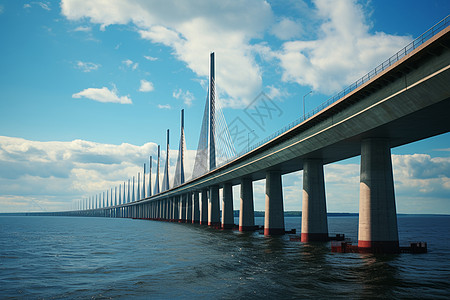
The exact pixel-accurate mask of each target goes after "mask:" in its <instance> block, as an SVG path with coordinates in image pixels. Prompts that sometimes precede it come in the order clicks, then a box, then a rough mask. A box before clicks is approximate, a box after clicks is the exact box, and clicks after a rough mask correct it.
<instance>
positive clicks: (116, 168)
mask: <svg viewBox="0 0 450 300" xmlns="http://www.w3.org/2000/svg"><path fill="white" fill-rule="evenodd" d="M172 144H173V145H176V147H178V143H177V142H173V143H172ZM174 148H175V147H174ZM195 154H196V151H195V150H188V151H187V152H186V153H185V163H186V165H185V170H186V178H190V176H191V175H190V174H191V172H192V168H193V164H194V160H195ZM150 155H152V156H153V160H154V161H153V166H154V167H153V170H152V171H153V175H152V182H153V183H154V182H155V176H156V175H155V166H156V155H157V144H155V143H146V144H144V145H141V146H136V145H131V144H127V143H123V144H120V145H112V144H102V143H95V142H90V141H84V140H74V141H71V142H39V141H30V140H26V139H22V138H14V137H5V136H0V211H2V212H7V211H30V210H32V211H41V210H42V209H45V210H48V211H54V210H60V209H69V208H70V207H68V205H70V203H71V202H72V201H77V200H80V199H83V198H85V197H88V196H92V195H95V194H98V193H100V192H103V191H106V190H109V189H110V188H111V187H115V186H118V185H120V184H122V183H123V182H124V181H127V180H128V178H132V176H136V175H137V173H138V172H142V164H143V163H147V162H148V158H149V156H150ZM177 156H178V151H176V150H173V149H171V150H170V168H169V169H170V180H171V183H172V181H173V176H174V173H175V166H176V161H177ZM164 158H165V151H163V152H162V153H161V165H162V169H163V168H164V166H165V161H164ZM392 160H393V168H394V180H395V192H396V202H397V211H398V212H399V213H421V212H423V213H450V211H449V206H448V195H449V193H450V179H449V174H448V173H449V171H448V170H449V169H450V168H449V165H450V158H449V157H430V156H429V155H426V154H413V155H393V156H392ZM161 172H162V170H161ZM324 172H325V185H326V187H325V189H326V194H327V208H328V211H330V212H358V203H359V164H358V163H334V164H330V165H326V166H325V168H324ZM302 173H303V172H301V171H300V172H294V173H291V174H288V175H284V176H283V198H284V206H285V209H286V210H293V209H296V210H299V209H300V208H301V190H302V175H303V174H302ZM141 175H142V173H141ZM160 176H161V178H162V174H161V175H160ZM136 177H137V176H136ZM141 178H142V176H141ZM147 179H148V177H147ZM264 185H265V183H264V180H262V181H258V182H256V183H255V184H254V189H255V195H256V194H258V195H262V196H263V194H264ZM237 199H238V197H237ZM255 199H263V198H256V197H255ZM40 207H42V209H41V208H40ZM255 208H256V209H258V210H263V208H264V201H258V202H257V203H256V202H255ZM436 209H438V211H436Z"/></svg>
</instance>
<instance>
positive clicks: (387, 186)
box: [358, 138, 399, 253]
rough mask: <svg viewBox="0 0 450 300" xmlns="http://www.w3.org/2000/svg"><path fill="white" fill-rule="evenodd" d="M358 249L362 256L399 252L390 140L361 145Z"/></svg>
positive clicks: (363, 142)
mask: <svg viewBox="0 0 450 300" xmlns="http://www.w3.org/2000/svg"><path fill="white" fill-rule="evenodd" d="M360 176H361V178H360V195H359V229H358V248H359V250H360V252H361V251H362V252H382V253H397V252H399V243H398V229H397V214H396V207H395V195H394V179H393V175H392V161H391V150H390V147H389V140H388V139H382V138H372V139H366V140H363V141H362V142H361V175H360Z"/></svg>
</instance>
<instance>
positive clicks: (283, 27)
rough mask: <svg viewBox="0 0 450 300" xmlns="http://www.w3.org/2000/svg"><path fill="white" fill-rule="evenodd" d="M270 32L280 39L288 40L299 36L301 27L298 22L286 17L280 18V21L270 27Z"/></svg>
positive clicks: (301, 30)
mask: <svg viewBox="0 0 450 300" xmlns="http://www.w3.org/2000/svg"><path fill="white" fill-rule="evenodd" d="M271 33H272V34H273V35H275V36H276V37H277V38H279V39H281V40H289V39H292V38H299V37H301V36H302V34H303V29H302V25H301V24H300V23H298V22H295V21H292V20H290V19H288V18H282V19H281V21H280V22H278V23H276V24H275V25H274V26H273V27H272V30H271Z"/></svg>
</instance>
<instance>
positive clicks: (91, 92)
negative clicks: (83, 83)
mask: <svg viewBox="0 0 450 300" xmlns="http://www.w3.org/2000/svg"><path fill="white" fill-rule="evenodd" d="M72 98H88V99H91V100H94V101H98V102H102V103H107V102H111V103H120V104H131V103H132V102H131V99H130V97H129V96H118V95H117V89H116V88H115V87H114V88H113V90H112V91H110V90H109V89H108V88H107V87H102V88H101V89H97V88H88V89H85V90H83V91H81V92H79V93H76V94H73V95H72Z"/></svg>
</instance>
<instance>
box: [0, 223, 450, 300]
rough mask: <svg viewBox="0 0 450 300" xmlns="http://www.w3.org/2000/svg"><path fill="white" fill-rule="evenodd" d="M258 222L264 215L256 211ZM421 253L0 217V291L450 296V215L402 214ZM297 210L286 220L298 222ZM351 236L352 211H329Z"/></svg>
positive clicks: (30, 294) (184, 229)
mask: <svg viewBox="0 0 450 300" xmlns="http://www.w3.org/2000/svg"><path fill="white" fill-rule="evenodd" d="M256 222H257V223H258V224H261V225H262V224H263V222H264V218H256ZM398 223H399V236H400V244H401V245H408V242H410V241H426V242H428V250H429V252H428V253H427V254H415V255H414V254H400V255H381V256H380V255H370V254H365V255H363V254H349V253H346V254H339V253H331V252H330V243H317V244H303V243H300V242H298V241H291V240H290V237H291V236H289V235H286V236H283V237H264V236H263V235H260V234H258V233H257V232H255V233H246V234H243V233H239V232H236V231H221V230H215V229H211V228H208V227H204V226H200V225H186V224H176V223H166V222H157V221H145V220H130V219H109V218H81V217H13V216H3V217H0V298H1V299H8V298H20V299H39V298H44V299H60V298H62V299H74V298H80V299H87V298H93V299H108V298H125V299H129V298H133V299H135V298H139V299H148V298H157V299H158V298H159V299H162V298H165V299H168V298H170V299H172V298H186V299H187V298H190V299H194V298H195V299H261V298H266V299H267V298H268V299H299V298H327V299H329V298H350V299H362V298H391V299H392V298H403V299H404V298H420V299H423V298H428V299H431V298H432V299H439V298H441V299H449V298H450V216H432V217H430V216H399V218H398ZM300 224H301V223H300V218H295V217H289V218H286V229H292V228H296V229H297V232H299V230H300ZM328 224H329V231H330V234H331V233H345V234H346V236H347V237H351V238H352V239H353V240H354V241H355V240H356V239H357V229H358V218H357V217H330V218H328Z"/></svg>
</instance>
